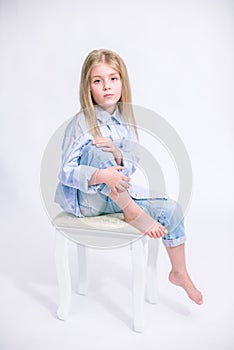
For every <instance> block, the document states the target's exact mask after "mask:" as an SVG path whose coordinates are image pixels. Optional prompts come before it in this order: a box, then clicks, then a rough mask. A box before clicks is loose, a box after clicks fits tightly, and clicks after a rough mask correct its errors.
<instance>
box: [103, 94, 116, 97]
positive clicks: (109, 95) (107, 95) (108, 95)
mask: <svg viewBox="0 0 234 350" xmlns="http://www.w3.org/2000/svg"><path fill="white" fill-rule="evenodd" d="M112 96H114V95H113V94H106V95H104V97H112Z"/></svg>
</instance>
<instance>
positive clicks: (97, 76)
mask: <svg viewBox="0 0 234 350" xmlns="http://www.w3.org/2000/svg"><path fill="white" fill-rule="evenodd" d="M115 74H119V73H118V72H115V73H111V74H108V75H109V76H111V75H115ZM91 78H102V75H93V76H91Z"/></svg>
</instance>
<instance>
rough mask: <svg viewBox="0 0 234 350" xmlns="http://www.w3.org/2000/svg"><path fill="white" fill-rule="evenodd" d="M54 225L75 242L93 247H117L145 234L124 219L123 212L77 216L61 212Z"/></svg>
mask: <svg viewBox="0 0 234 350" xmlns="http://www.w3.org/2000/svg"><path fill="white" fill-rule="evenodd" d="M52 223H53V225H54V227H55V228H56V229H58V230H59V231H62V232H63V233H64V235H65V236H66V237H67V238H68V239H70V240H72V241H73V242H75V243H78V244H83V245H85V246H89V247H91V248H108V249H109V248H115V247H121V246H124V245H127V244H129V243H131V242H134V241H135V240H136V239H139V238H141V237H142V236H143V234H142V233H141V232H140V231H139V230H137V229H136V228H135V227H133V226H131V225H130V224H128V223H126V222H125V221H124V216H123V214H122V213H114V214H103V215H99V216H89V217H82V218H80V217H77V216H75V215H73V214H70V213H66V212H61V213H60V214H58V215H57V216H56V217H55V218H54V220H53V222H52Z"/></svg>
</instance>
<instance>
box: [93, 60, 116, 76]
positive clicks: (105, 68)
mask: <svg viewBox="0 0 234 350" xmlns="http://www.w3.org/2000/svg"><path fill="white" fill-rule="evenodd" d="M112 73H119V71H118V69H117V68H116V67H114V66H113V65H110V64H108V63H102V62H101V63H97V64H95V65H94V66H93V67H92V69H91V72H90V75H91V76H93V75H96V74H98V75H108V74H112Z"/></svg>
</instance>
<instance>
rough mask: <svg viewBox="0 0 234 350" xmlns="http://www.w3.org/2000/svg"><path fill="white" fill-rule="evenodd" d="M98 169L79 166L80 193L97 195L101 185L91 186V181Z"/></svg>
mask: <svg viewBox="0 0 234 350" xmlns="http://www.w3.org/2000/svg"><path fill="white" fill-rule="evenodd" d="M97 170H98V168H95V167H92V166H88V165H79V174H78V186H77V188H79V190H80V191H82V192H84V193H96V192H97V190H98V187H99V185H92V186H89V180H90V179H91V177H92V176H93V174H94V173H95V171H97Z"/></svg>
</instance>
